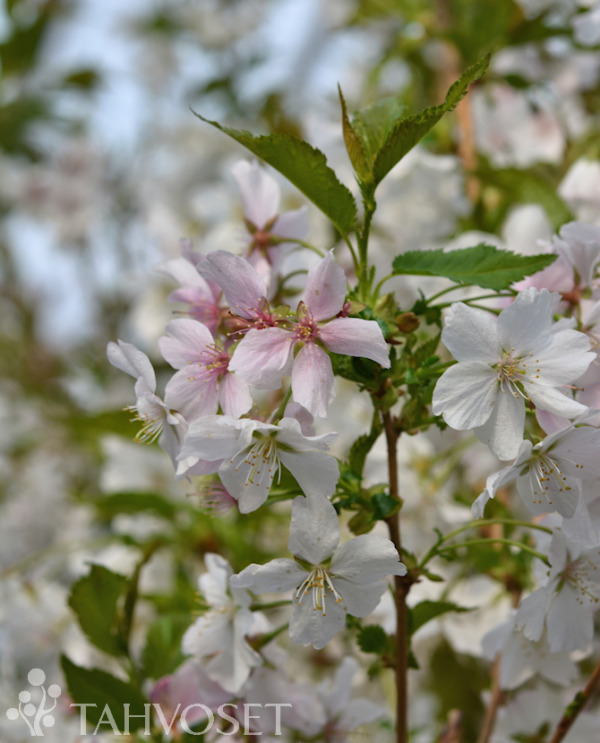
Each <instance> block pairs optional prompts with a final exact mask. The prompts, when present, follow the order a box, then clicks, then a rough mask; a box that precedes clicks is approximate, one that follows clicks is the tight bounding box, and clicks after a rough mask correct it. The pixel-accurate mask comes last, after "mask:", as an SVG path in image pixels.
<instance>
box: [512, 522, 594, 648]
mask: <svg viewBox="0 0 600 743" xmlns="http://www.w3.org/2000/svg"><path fill="white" fill-rule="evenodd" d="M548 557H549V560H550V564H551V570H550V571H549V572H548V576H547V578H546V580H545V582H544V584H543V585H542V586H541V587H540V588H538V589H537V590H536V591H534V592H533V593H531V594H530V595H529V596H527V597H526V598H525V599H524V600H523V601H522V603H521V606H520V607H519V609H518V611H517V615H516V620H515V624H516V627H517V628H519V629H522V630H523V634H524V635H525V637H527V638H528V639H529V640H533V641H536V642H537V641H538V640H539V639H540V638H541V637H542V635H543V633H544V629H545V630H546V636H547V638H548V643H549V646H550V650H551V652H553V653H556V652H559V651H560V650H581V649H584V648H586V647H587V646H588V645H589V643H590V642H591V641H592V637H593V635H594V616H593V614H594V611H595V610H596V609H597V608H599V606H600V546H597V547H594V548H593V549H587V550H585V551H582V549H581V547H580V546H579V545H577V544H575V543H573V542H571V541H570V540H568V539H567V538H566V537H565V535H564V534H563V533H562V532H561V531H560V530H557V531H556V532H555V533H554V535H553V537H552V546H551V548H550V554H549V555H548Z"/></svg>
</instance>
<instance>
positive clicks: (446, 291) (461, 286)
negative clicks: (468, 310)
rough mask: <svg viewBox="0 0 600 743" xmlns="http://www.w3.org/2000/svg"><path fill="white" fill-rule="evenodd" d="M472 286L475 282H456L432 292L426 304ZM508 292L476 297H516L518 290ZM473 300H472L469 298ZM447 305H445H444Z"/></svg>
mask: <svg viewBox="0 0 600 743" xmlns="http://www.w3.org/2000/svg"><path fill="white" fill-rule="evenodd" d="M470 286H473V284H455V285H454V286H449V287H447V288H446V289H442V291H439V292H437V293H436V294H432V295H431V297H429V298H428V299H426V300H425V304H430V303H431V302H433V300H434V299H437V298H438V297H443V296H444V294H449V293H450V292H454V291H457V290H458V289H468V288H469V287H470ZM507 291H508V292H509V293H508V294H498V293H496V294H490V295H489V296H486V297H476V299H493V298H494V297H514V296H515V295H516V294H517V292H516V291H513V290H512V289H508V290H507ZM467 301H471V300H467ZM443 306H445V305H443Z"/></svg>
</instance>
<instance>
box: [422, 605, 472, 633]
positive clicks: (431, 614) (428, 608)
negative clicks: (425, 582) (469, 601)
mask: <svg viewBox="0 0 600 743" xmlns="http://www.w3.org/2000/svg"><path fill="white" fill-rule="evenodd" d="M449 611H455V612H461V613H462V612H465V611H471V609H468V608H466V607H464V606H458V604H454V603H453V602H452V601H421V602H420V603H419V604H417V605H416V606H413V607H412V608H411V609H409V631H410V634H411V635H414V634H415V632H417V630H419V629H420V628H421V627H422V626H423V625H424V624H427V622H429V621H431V620H432V619H435V618H436V617H439V616H441V615H442V614H447V613H448V612H449Z"/></svg>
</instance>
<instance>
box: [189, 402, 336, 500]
mask: <svg viewBox="0 0 600 743" xmlns="http://www.w3.org/2000/svg"><path fill="white" fill-rule="evenodd" d="M335 437H336V434H335V433H327V434H321V435H319V436H304V435H303V434H302V431H301V428H300V423H299V422H298V421H297V420H296V419H295V418H283V419H282V420H281V421H279V423H278V424H273V423H263V422H262V421H257V420H252V419H249V418H242V419H236V418H232V417H230V416H227V415H208V416H205V417H203V418H198V419H197V420H195V421H192V423H191V424H190V426H189V429H188V432H187V435H186V437H185V440H184V442H183V446H182V447H181V451H180V453H179V457H178V459H179V467H178V469H177V474H178V475H183V474H187V473H188V471H189V470H190V469H191V468H195V467H197V466H198V463H199V462H207V463H212V470H211V471H212V472H216V471H218V472H219V477H220V478H221V481H222V483H223V485H224V486H225V487H226V488H227V491H228V492H229V493H230V495H232V496H233V497H234V498H235V499H236V500H237V501H238V505H239V509H240V511H241V512H242V513H249V512H250V511H255V510H256V509H257V508H259V506H261V505H262V504H263V503H264V502H265V501H266V500H267V497H268V495H269V491H270V489H271V485H272V484H273V481H274V480H275V478H276V477H277V476H278V475H279V473H280V471H281V466H282V465H283V466H284V467H286V468H287V469H288V470H289V471H290V472H291V473H292V475H293V476H294V477H295V478H296V481H297V482H298V485H299V486H300V488H301V490H302V492H303V493H305V494H306V495H308V496H321V497H322V496H327V495H331V494H332V493H333V492H334V490H335V486H336V483H337V481H338V477H339V467H338V463H337V460H336V459H335V458H334V457H332V456H331V455H330V454H328V449H329V445H330V444H331V443H332V441H333V440H334V439H335ZM207 466H209V465H208V464H207Z"/></svg>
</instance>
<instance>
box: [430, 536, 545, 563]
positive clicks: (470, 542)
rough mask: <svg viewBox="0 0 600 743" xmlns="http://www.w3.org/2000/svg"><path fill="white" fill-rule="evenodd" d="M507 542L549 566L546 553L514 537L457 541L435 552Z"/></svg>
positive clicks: (440, 552)
mask: <svg viewBox="0 0 600 743" xmlns="http://www.w3.org/2000/svg"><path fill="white" fill-rule="evenodd" d="M495 543H496V544H507V545H509V546H511V547H518V548H519V549H521V550H523V552H529V554H530V555H533V556H534V557H537V558H538V560H541V561H542V562H544V563H546V565H548V567H550V561H549V560H548V558H547V557H546V555H544V554H542V553H541V552H538V551H537V550H534V549H533V547H529V546H528V545H527V544H523V543H522V542H515V540H514V539H504V538H500V537H498V538H494V537H489V538H485V539H469V540H467V541H466V542H459V543H458V544H450V545H448V546H447V547H442V548H441V549H438V550H437V551H436V554H438V555H440V554H442V552H449V551H451V550H456V549H459V548H460V547H471V546H475V545H477V544H495Z"/></svg>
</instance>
